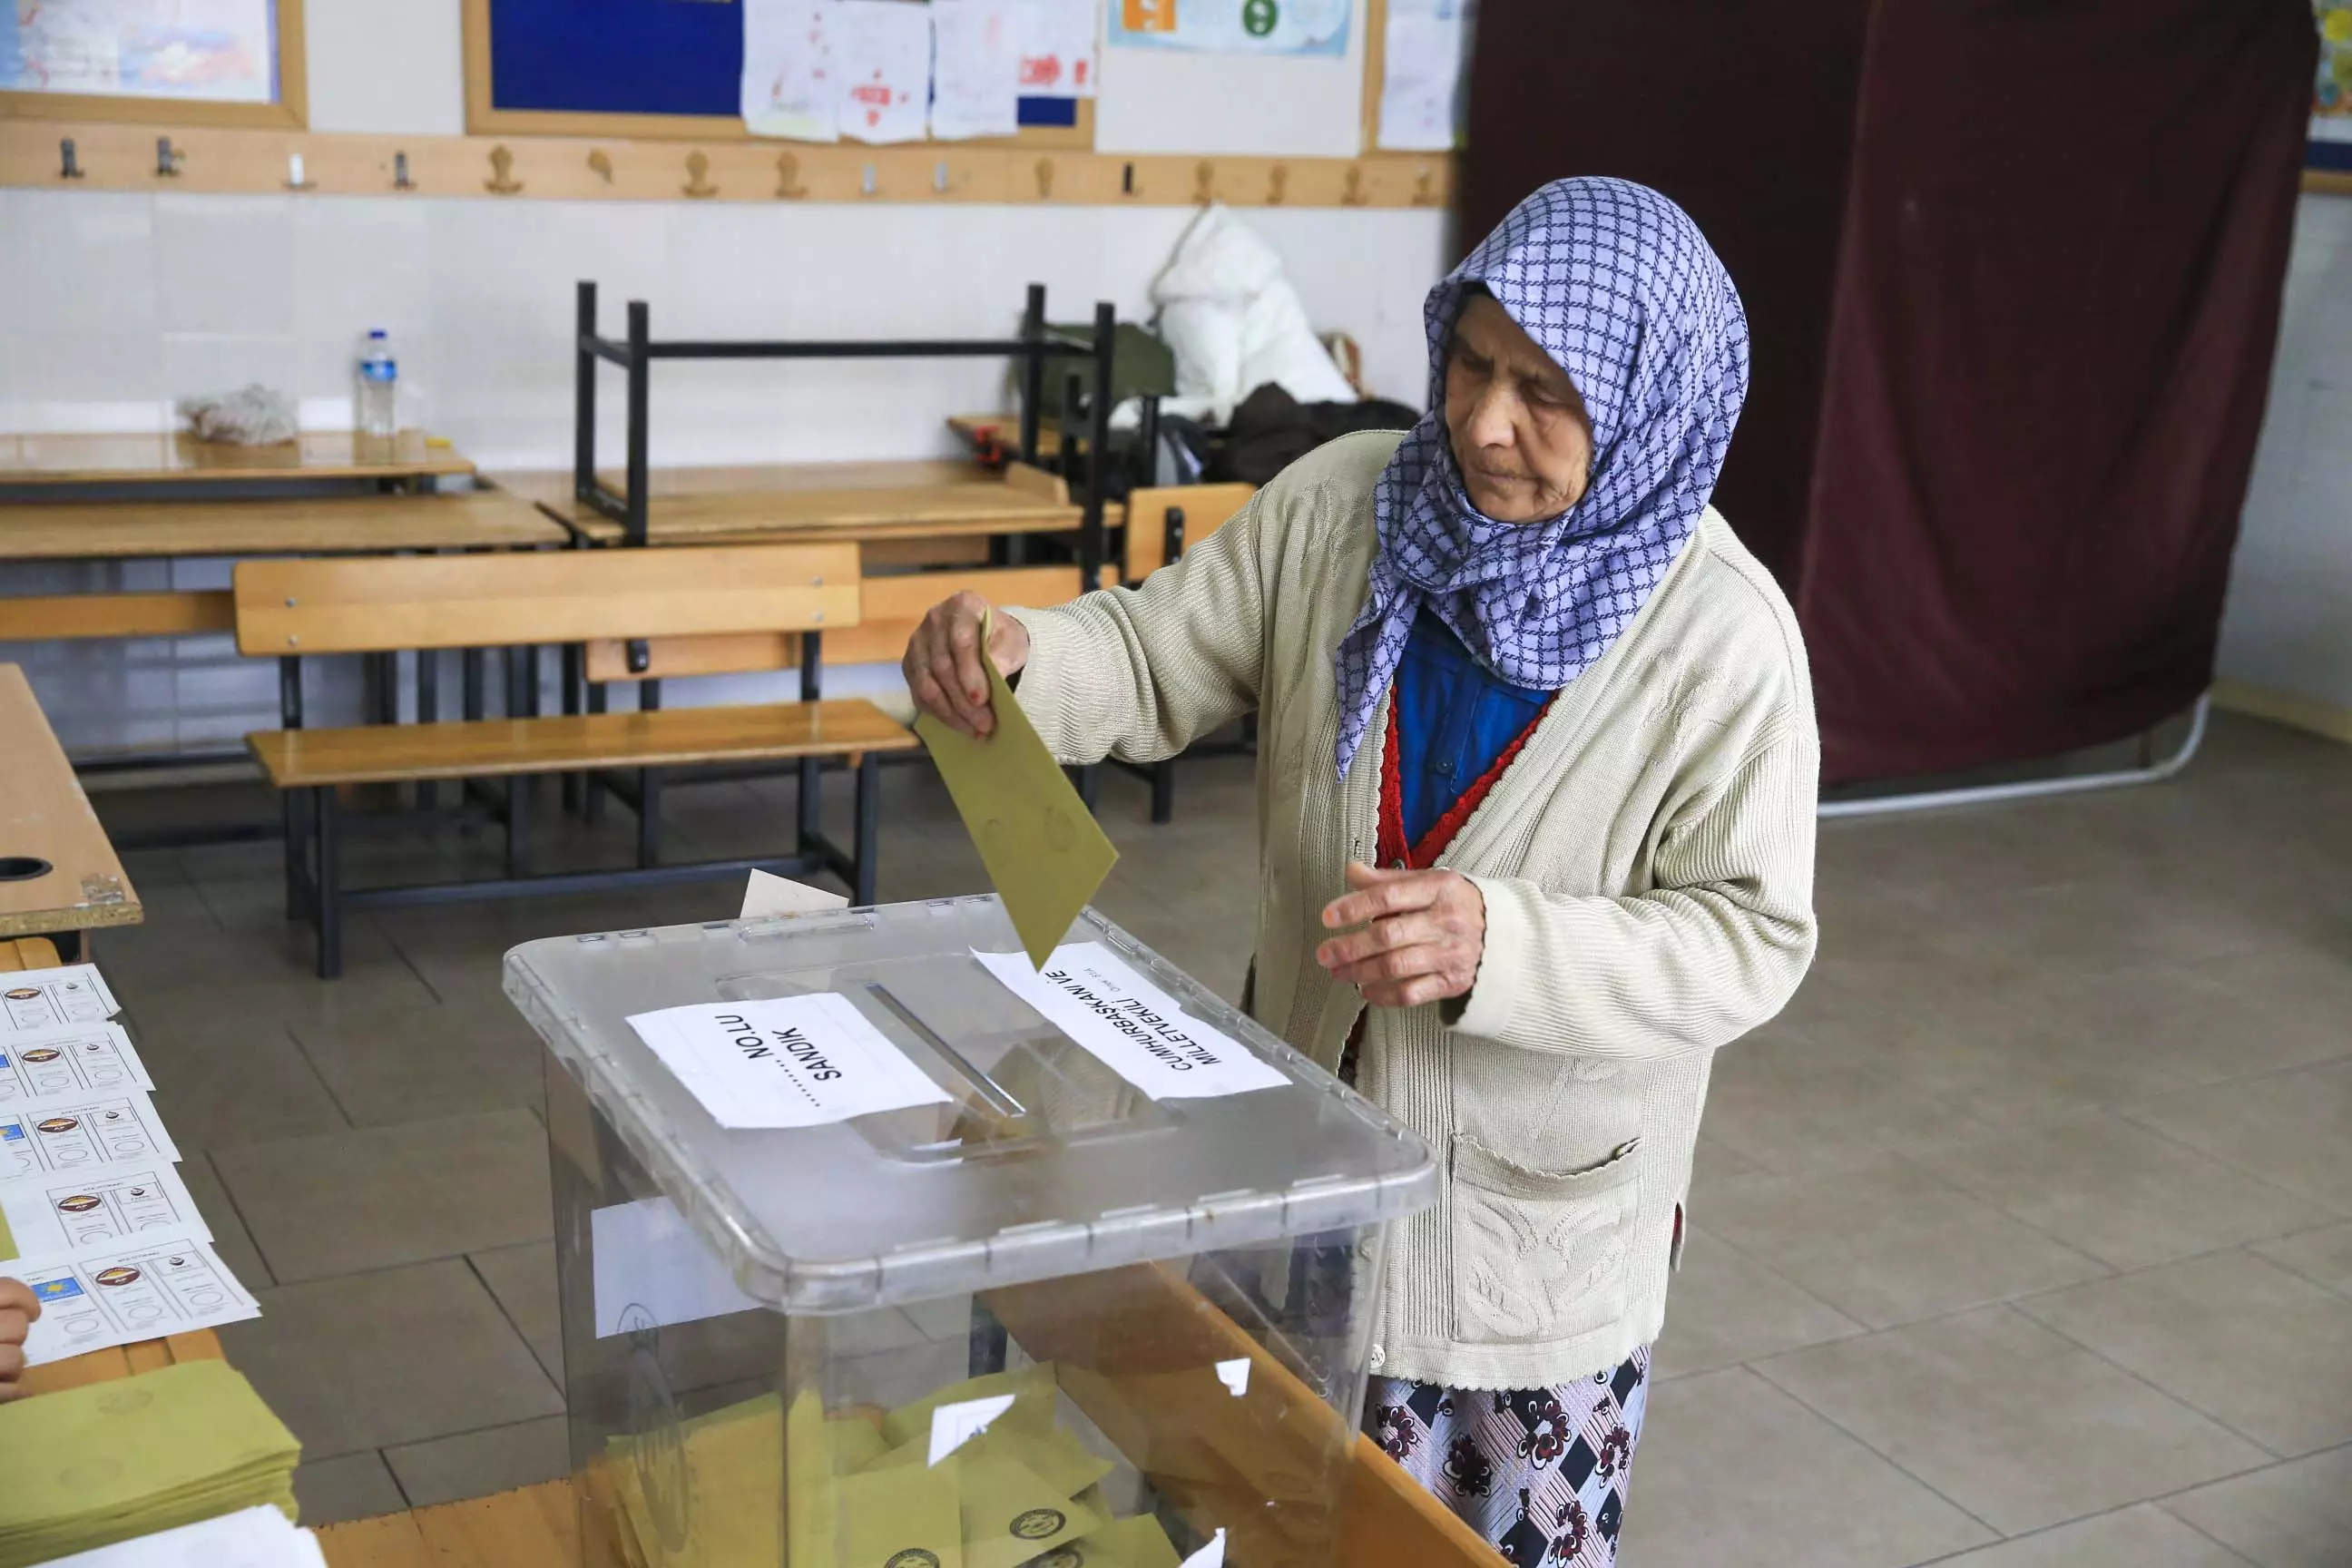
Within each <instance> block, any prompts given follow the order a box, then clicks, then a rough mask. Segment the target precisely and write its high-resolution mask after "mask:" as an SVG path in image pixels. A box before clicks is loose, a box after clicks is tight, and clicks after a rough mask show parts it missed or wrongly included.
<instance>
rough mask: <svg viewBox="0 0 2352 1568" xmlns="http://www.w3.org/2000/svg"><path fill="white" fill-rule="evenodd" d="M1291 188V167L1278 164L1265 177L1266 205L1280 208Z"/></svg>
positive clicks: (1285, 164)
mask: <svg viewBox="0 0 2352 1568" xmlns="http://www.w3.org/2000/svg"><path fill="white" fill-rule="evenodd" d="M1289 188H1290V165H1289V164H1287V163H1276V165H1275V166H1274V169H1273V171H1272V172H1271V173H1269V174H1267V175H1266V177H1265V205H1268V206H1270V207H1278V206H1280V205H1282V198H1283V196H1284V195H1285V194H1286V192H1287V191H1288V190H1289Z"/></svg>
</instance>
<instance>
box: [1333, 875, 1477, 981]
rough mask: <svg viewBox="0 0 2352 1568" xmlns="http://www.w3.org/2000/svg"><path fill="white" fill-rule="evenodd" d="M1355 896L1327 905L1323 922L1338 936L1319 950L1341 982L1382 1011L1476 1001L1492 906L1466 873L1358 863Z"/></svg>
mask: <svg viewBox="0 0 2352 1568" xmlns="http://www.w3.org/2000/svg"><path fill="white" fill-rule="evenodd" d="M1348 886H1349V887H1350V888H1352V889H1355V891H1353V892H1351V893H1348V894H1345V895H1343V896H1342V897H1339V898H1337V899H1334V900H1331V901H1330V902H1329V903H1328V904H1326V905H1324V906H1323V923H1324V924H1325V925H1326V926H1328V927H1331V928H1332V929H1334V930H1338V929H1339V928H1341V927H1345V926H1360V927H1361V928H1362V929H1361V930H1359V931H1349V933H1348V934H1347V935H1345V936H1335V937H1333V938H1332V939H1331V940H1330V941H1328V942H1325V943H1324V944H1323V945H1322V946H1321V947H1318V948H1317V949H1316V950H1315V958H1316V961H1317V962H1318V963H1321V964H1322V965H1323V967H1324V968H1326V969H1328V970H1329V971H1330V972H1331V977H1332V978H1333V979H1335V980H1341V981H1345V982H1347V983H1348V984H1350V985H1353V986H1355V987H1357V988H1358V989H1359V990H1360V991H1362V992H1363V994H1364V1000H1365V1001H1367V1002H1370V1003H1371V1004H1372V1005H1374V1006H1376V1007H1418V1006H1420V1005H1422V1004H1423V1003H1425V1002H1440V1001H1444V999H1445V998H1446V997H1449V996H1465V995H1467V994H1469V992H1470V987H1471V985H1472V984H1474V983H1475V981H1476V980H1477V978H1478V960H1479V958H1480V956H1481V955H1482V954H1484V952H1486V898H1485V896H1484V895H1483V894H1481V893H1480V892H1479V891H1478V885H1477V884H1476V883H1475V882H1473V881H1472V880H1470V879H1469V878H1467V877H1465V876H1464V875H1463V874H1462V873H1461V872H1459V871H1447V870H1433V871H1378V870H1374V869H1373V868H1371V867H1370V866H1366V865H1362V864H1360V863H1351V864H1350V865H1349V867H1348Z"/></svg>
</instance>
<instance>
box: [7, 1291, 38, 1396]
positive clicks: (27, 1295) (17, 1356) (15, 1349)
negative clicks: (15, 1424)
mask: <svg viewBox="0 0 2352 1568" xmlns="http://www.w3.org/2000/svg"><path fill="white" fill-rule="evenodd" d="M40 1315H41V1303H40V1302H39V1301H38V1300H37V1299H35V1297H34V1295H33V1292H32V1289H31V1288H30V1287H28V1286H27V1285H26V1283H25V1282H24V1281H23V1280H21V1279H0V1404H5V1402H7V1401H8V1400H11V1399H14V1398H16V1395H17V1394H20V1393H22V1392H23V1390H22V1389H21V1388H19V1387H18V1385H17V1383H16V1380H17V1378H19V1377H20V1376H22V1375H23V1374H24V1371H25V1335H26V1332H27V1331H30V1330H31V1328H32V1326H33V1322H34V1321H35V1320H36V1319H37V1318H38V1317H39V1316H40Z"/></svg>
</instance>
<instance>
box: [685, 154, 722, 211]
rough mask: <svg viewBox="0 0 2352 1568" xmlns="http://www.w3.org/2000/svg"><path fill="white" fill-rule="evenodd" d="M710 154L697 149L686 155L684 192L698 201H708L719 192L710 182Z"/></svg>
mask: <svg viewBox="0 0 2352 1568" xmlns="http://www.w3.org/2000/svg"><path fill="white" fill-rule="evenodd" d="M709 174H710V154H709V153H705V152H702V151H700V150H699V149H697V150H696V151H694V152H692V153H688V154H687V155H686V187H685V189H686V194H687V195H689V196H692V197H694V198H695V199H696V200H698V201H708V200H709V198H710V197H712V196H715V195H718V194H719V187H718V186H717V185H714V184H711V183H710V181H709Z"/></svg>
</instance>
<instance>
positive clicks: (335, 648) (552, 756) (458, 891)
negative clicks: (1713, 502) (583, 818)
mask: <svg viewBox="0 0 2352 1568" xmlns="http://www.w3.org/2000/svg"><path fill="white" fill-rule="evenodd" d="M234 591H235V593H236V636H237V647H238V650H239V651H240V652H242V653H245V654H247V655H250V656H255V657H270V658H277V659H278V662H279V682H278V685H279V693H280V708H281V718H282V720H283V721H284V726H285V727H284V728H283V729H280V730H275V731H259V732H257V733H254V734H251V735H248V736H247V738H246V742H247V747H248V749H249V750H250V751H251V752H252V754H253V756H254V758H255V760H256V761H257V762H258V763H260V764H261V767H262V770H263V772H264V773H266V774H267V775H268V778H269V780H270V782H271V783H272V784H275V785H277V786H278V789H279V790H280V791H281V792H283V794H284V798H285V802H286V806H285V812H284V818H283V827H284V834H285V840H286V866H287V904H288V912H289V916H301V917H307V918H308V919H310V921H311V922H312V924H313V925H314V926H315V927H316V928H317V931H318V936H319V973H320V976H321V977H322V978H329V979H331V978H333V977H334V976H335V975H336V974H337V973H340V972H341V963H342V952H341V944H342V915H343V912H344V911H345V910H350V909H360V908H377V907H383V906H387V905H395V904H416V903H431V902H439V901H444V900H456V899H487V898H507V897H513V896H518V895H524V894H533V893H558V892H582V891H589V890H594V889H604V888H609V887H613V886H615V885H618V884H619V883H621V882H623V881H625V880H635V879H651V880H659V881H679V880H686V879H694V878H704V877H712V876H719V875H723V874H726V873H729V872H740V871H742V870H744V869H746V868H752V867H757V868H761V869H767V870H777V871H782V872H785V873H787V874H798V873H804V872H808V871H815V870H829V871H832V872H834V873H835V874H837V875H838V876H840V877H841V878H842V879H843V880H845V882H847V883H848V884H849V885H850V888H851V889H852V891H853V892H854V894H855V896H856V901H858V902H859V903H871V902H872V901H873V900H874V873H875V847H876V831H877V816H878V814H879V810H880V784H881V780H880V774H879V773H878V772H877V760H878V757H879V755H880V754H881V753H883V752H904V751H912V750H915V749H916V748H917V746H918V745H919V742H917V741H916V739H915V737H914V734H913V733H912V731H908V730H907V729H906V728H905V727H904V726H902V725H900V724H899V723H898V721H895V720H893V719H891V718H890V717H889V716H888V715H887V714H886V713H884V712H883V711H882V710H880V709H878V708H876V707H875V706H874V705H873V704H871V703H869V702H865V701H825V700H823V696H822V690H821V683H822V678H821V668H822V649H823V640H824V637H825V635H826V634H828V633H830V632H832V631H835V630H837V629H842V630H846V629H852V628H855V627H856V626H857V624H858V621H859V617H860V604H861V586H860V583H859V577H858V570H857V550H856V546H855V545H845V544H829V545H827V544H818V545H811V544H767V545H739V546H728V547H719V548H705V549H692V548H679V549H675V550H628V551H619V550H614V551H603V550H582V551H567V552H556V553H539V554H518V555H494V556H473V557H451V556H407V557H399V558H394V559H390V560H374V561H366V562H339V561H247V562H242V563H238V565H237V567H236V586H235V590H234ZM746 634H751V635H758V636H765V637H775V636H778V635H780V634H789V635H795V636H797V637H798V639H799V647H798V651H799V653H800V655H801V687H800V690H801V700H799V701H797V702H790V703H762V704H756V705H744V706H730V707H722V708H690V709H678V710H661V709H659V708H658V707H655V706H652V705H651V703H650V701H649V702H648V705H647V706H646V707H644V708H642V709H640V710H638V711H635V712H619V713H572V714H562V715H555V716H549V717H544V718H541V717H537V716H532V715H528V714H517V715H515V716H510V717H508V718H504V719H492V720H473V721H464V722H457V723H435V724H415V725H410V726H406V727H398V726H387V725H369V726H361V727H358V728H351V729H332V730H318V729H311V728H309V727H307V726H306V725H305V723H304V721H303V703H302V661H303V659H304V658H308V657H310V656H312V655H341V654H370V653H383V652H389V651H393V650H398V649H418V650H425V651H430V650H437V649H444V648H476V647H508V648H517V647H538V646H540V645H543V644H548V643H560V644H579V643H587V642H593V641H594V640H595V639H599V638H617V639H620V641H621V646H622V647H624V648H626V647H628V645H629V644H630V643H637V644H639V645H640V651H641V657H640V658H638V659H637V660H635V663H636V665H637V668H635V669H634V670H628V669H625V670H624V671H622V672H621V673H620V676H619V677H618V678H623V679H625V678H630V677H632V676H634V677H635V678H637V679H644V678H645V677H646V676H648V675H649V674H650V673H651V668H650V664H649V663H648V662H647V661H646V659H645V658H643V657H642V650H643V649H649V648H650V647H651V646H652V645H653V640H654V639H659V638H667V637H688V636H708V635H724V636H730V637H740V636H744V635H746ZM625 657H626V656H625ZM641 697H643V698H646V699H653V700H657V699H654V694H653V691H652V690H651V689H650V683H649V682H648V689H646V690H644V691H641ZM835 757H838V758H844V759H847V760H850V761H852V762H854V763H855V764H856V770H857V808H856V837H855V840H854V847H852V848H851V849H849V850H847V851H844V850H843V849H841V848H840V847H837V846H836V845H835V844H834V843H833V842H832V841H831V840H829V839H828V838H826V837H825V836H824V833H823V831H822V826H821V822H820V813H819V799H818V788H817V781H818V774H819V771H820V769H821V766H822V764H823V763H824V760H825V759H827V758H835ZM780 760H791V761H794V762H797V763H798V764H799V773H800V784H801V787H800V800H799V804H798V809H797V821H796V828H797V841H796V844H795V846H794V849H793V853H792V854H790V855H788V856H775V857H761V858H752V859H734V860H723V861H705V862H699V863H696V864H692V865H663V864H661V863H660V837H659V815H660V805H661V790H660V780H661V770H664V769H674V768H682V767H691V766H696V765H700V764H713V763H755V762H774V761H780ZM604 769H623V770H628V771H630V772H633V773H635V775H636V780H637V784H636V790H635V796H634V800H633V804H634V805H635V806H636V808H637V858H636V865H635V867H633V868H624V869H620V870H612V871H583V872H570V873H560V874H554V875H539V876H533V875H530V874H529V873H528V869H527V865H526V851H527V836H528V823H529V810H528V805H529V784H530V779H531V778H533V777H535V776H537V775H541V774H546V773H559V774H572V773H591V772H594V771H597V770H604ZM488 778H497V779H504V780H505V781H506V787H505V789H504V791H503V795H502V800H501V804H502V812H501V815H502V816H503V817H504V819H505V826H506V835H507V865H506V875H505V876H504V877H502V878H498V879H484V880H473V881H461V882H452V883H433V884H425V885H422V886H414V887H391V888H384V887H374V888H363V889H352V888H346V887H345V886H343V883H342V875H341V848H340V834H341V826H340V822H339V806H338V801H337V792H338V791H339V790H340V789H341V788H343V787H345V786H349V785H354V784H384V783H395V782H403V781H422V780H436V779H456V780H473V779H488Z"/></svg>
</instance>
